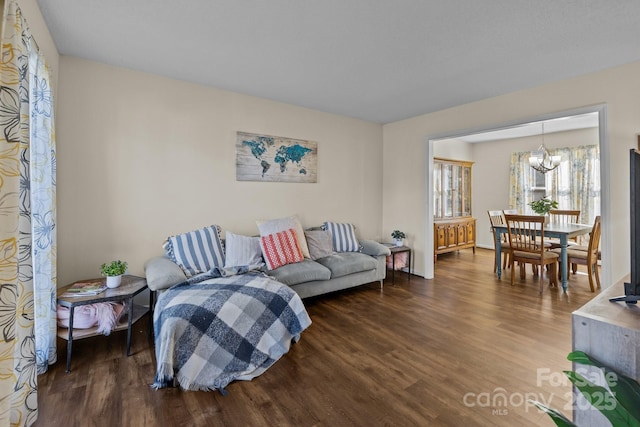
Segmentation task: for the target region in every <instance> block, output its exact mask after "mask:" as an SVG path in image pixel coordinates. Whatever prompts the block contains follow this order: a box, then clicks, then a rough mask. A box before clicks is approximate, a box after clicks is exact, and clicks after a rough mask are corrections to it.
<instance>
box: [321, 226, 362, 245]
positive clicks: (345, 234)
mask: <svg viewBox="0 0 640 427" xmlns="http://www.w3.org/2000/svg"><path fill="white" fill-rule="evenodd" d="M322 229H323V230H327V231H329V233H331V239H332V240H333V250H334V251H336V252H360V243H358V239H357V238H356V228H355V227H354V226H353V225H352V224H348V223H339V222H328V221H327V222H325V223H324V224H323V225H322Z"/></svg>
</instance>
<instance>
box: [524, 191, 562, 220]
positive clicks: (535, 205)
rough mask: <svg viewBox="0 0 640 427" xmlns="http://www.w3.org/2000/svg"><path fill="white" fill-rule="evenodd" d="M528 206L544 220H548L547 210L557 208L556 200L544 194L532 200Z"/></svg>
mask: <svg viewBox="0 0 640 427" xmlns="http://www.w3.org/2000/svg"><path fill="white" fill-rule="evenodd" d="M529 206H530V207H531V210H533V211H534V212H535V213H537V214H538V215H542V216H544V217H545V222H549V212H550V211H551V210H552V209H558V202H557V201H555V200H551V199H550V198H549V197H546V196H545V197H543V198H542V199H540V200H532V201H531V202H529Z"/></svg>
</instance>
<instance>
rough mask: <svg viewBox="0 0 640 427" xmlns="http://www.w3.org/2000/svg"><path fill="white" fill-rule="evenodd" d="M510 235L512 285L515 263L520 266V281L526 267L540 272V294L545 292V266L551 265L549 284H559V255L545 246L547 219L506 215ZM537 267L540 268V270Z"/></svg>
mask: <svg viewBox="0 0 640 427" xmlns="http://www.w3.org/2000/svg"><path fill="white" fill-rule="evenodd" d="M504 218H505V221H506V224H507V232H508V235H509V245H510V256H509V263H510V267H511V285H512V286H513V284H514V281H515V268H514V266H515V263H516V262H518V263H519V264H520V279H521V280H522V279H524V276H525V269H524V267H525V265H526V264H531V265H532V266H535V267H536V270H539V271H540V273H539V275H538V277H539V281H540V293H542V290H543V276H544V274H543V272H544V270H545V269H544V268H542V267H544V266H547V265H549V266H550V267H551V270H550V271H549V273H548V276H549V284H550V285H552V284H553V285H557V284H558V278H557V276H558V271H559V270H558V254H557V253H556V252H554V251H549V250H547V248H545V246H544V243H545V242H544V223H545V218H544V217H543V216H540V215H512V214H505V215H504ZM537 266H540V268H539V269H538V268H537Z"/></svg>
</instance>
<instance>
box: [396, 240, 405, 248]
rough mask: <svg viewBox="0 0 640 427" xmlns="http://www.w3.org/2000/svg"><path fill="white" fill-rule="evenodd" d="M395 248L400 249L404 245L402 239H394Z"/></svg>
mask: <svg viewBox="0 0 640 427" xmlns="http://www.w3.org/2000/svg"><path fill="white" fill-rule="evenodd" d="M395 242H396V246H397V247H400V246H402V245H403V244H404V239H395Z"/></svg>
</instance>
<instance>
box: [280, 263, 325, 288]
mask: <svg viewBox="0 0 640 427" xmlns="http://www.w3.org/2000/svg"><path fill="white" fill-rule="evenodd" d="M269 276H272V277H273V278H275V279H276V280H277V281H278V282H281V283H284V284H285V285H289V286H291V285H296V284H298V283H304V282H313V281H315V280H329V279H331V271H330V270H329V269H327V268H326V267H323V266H322V265H320V264H318V263H317V262H315V261H312V260H310V259H305V260H304V261H302V262H298V263H295V264H287V265H283V266H282V267H278V268H276V269H275V270H271V271H270V272H269Z"/></svg>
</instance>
